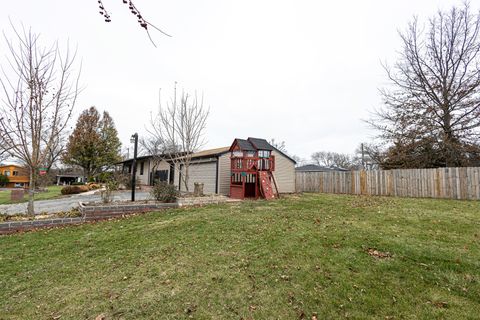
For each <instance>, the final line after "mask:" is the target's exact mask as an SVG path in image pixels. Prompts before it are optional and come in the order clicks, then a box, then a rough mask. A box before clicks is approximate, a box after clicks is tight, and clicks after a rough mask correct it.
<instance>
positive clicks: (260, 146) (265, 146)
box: [247, 137, 274, 151]
mask: <svg viewBox="0 0 480 320" xmlns="http://www.w3.org/2000/svg"><path fill="white" fill-rule="evenodd" d="M247 140H248V141H249V142H250V143H251V144H252V145H253V146H254V147H255V148H256V149H257V150H270V151H272V150H273V149H274V148H273V146H272V145H271V144H270V143H268V141H267V140H265V139H261V138H250V137H249V138H248V139H247Z"/></svg>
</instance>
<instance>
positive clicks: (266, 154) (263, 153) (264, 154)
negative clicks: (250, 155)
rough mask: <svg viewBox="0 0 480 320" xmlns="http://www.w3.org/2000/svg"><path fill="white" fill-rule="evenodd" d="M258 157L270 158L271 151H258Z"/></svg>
mask: <svg viewBox="0 0 480 320" xmlns="http://www.w3.org/2000/svg"><path fill="white" fill-rule="evenodd" d="M258 157H259V158H270V151H269V150H258Z"/></svg>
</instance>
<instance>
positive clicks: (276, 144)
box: [268, 138, 288, 153]
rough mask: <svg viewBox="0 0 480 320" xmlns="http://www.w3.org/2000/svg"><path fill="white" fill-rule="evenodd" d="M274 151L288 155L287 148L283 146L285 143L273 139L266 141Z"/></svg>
mask: <svg viewBox="0 0 480 320" xmlns="http://www.w3.org/2000/svg"><path fill="white" fill-rule="evenodd" d="M268 143H270V144H271V145H272V146H273V147H274V148H275V149H277V150H279V151H281V152H283V153H288V152H287V147H286V146H285V141H277V140H275V138H272V139H270V140H269V141H268Z"/></svg>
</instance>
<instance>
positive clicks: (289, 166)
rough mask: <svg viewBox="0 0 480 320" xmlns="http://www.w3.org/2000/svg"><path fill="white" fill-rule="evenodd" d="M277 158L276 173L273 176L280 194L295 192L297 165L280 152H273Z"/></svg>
mask: <svg viewBox="0 0 480 320" xmlns="http://www.w3.org/2000/svg"><path fill="white" fill-rule="evenodd" d="M272 154H273V155H274V156H275V171H274V172H273V175H274V177H275V180H276V181H277V184H278V191H279V192H280V193H293V192H295V164H294V163H293V161H292V160H290V159H288V158H287V157H285V156H284V155H283V154H281V153H280V152H278V151H276V150H273V151H272Z"/></svg>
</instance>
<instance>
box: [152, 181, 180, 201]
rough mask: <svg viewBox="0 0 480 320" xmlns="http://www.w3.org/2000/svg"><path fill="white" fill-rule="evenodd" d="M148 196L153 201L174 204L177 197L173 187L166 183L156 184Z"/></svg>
mask: <svg viewBox="0 0 480 320" xmlns="http://www.w3.org/2000/svg"><path fill="white" fill-rule="evenodd" d="M150 194H151V195H152V197H153V198H154V199H155V200H157V201H162V202H174V201H175V200H177V197H178V191H177V189H176V188H175V186H174V185H173V184H169V183H166V182H157V183H156V184H155V185H154V186H153V188H152V191H150Z"/></svg>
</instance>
